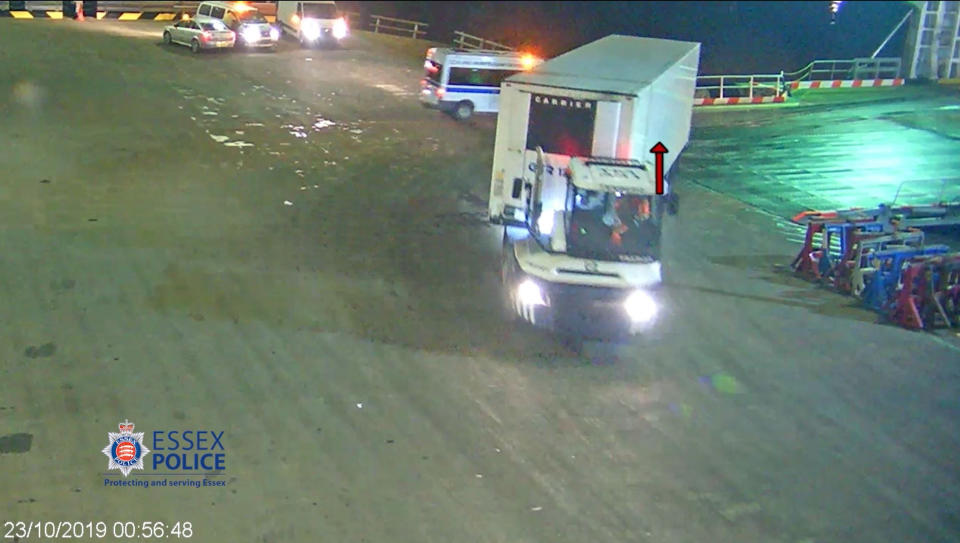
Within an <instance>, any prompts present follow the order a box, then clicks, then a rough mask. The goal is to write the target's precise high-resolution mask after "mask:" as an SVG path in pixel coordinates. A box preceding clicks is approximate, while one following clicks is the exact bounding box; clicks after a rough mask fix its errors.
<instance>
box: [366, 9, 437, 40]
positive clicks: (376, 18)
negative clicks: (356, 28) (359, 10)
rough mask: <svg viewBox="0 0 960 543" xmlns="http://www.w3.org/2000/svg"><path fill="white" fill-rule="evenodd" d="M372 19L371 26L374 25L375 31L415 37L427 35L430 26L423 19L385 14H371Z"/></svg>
mask: <svg viewBox="0 0 960 543" xmlns="http://www.w3.org/2000/svg"><path fill="white" fill-rule="evenodd" d="M370 19H372V20H371V21H370V26H371V27H373V31H374V33H377V34H380V33H386V34H399V35H402V36H403V35H409V37H411V38H413V39H418V38H421V37H423V36H425V35H426V34H427V31H426V30H425V29H426V28H427V27H428V26H430V25H428V24H427V23H424V22H423V21H410V20H407V19H397V18H395V17H386V16H384V15H370Z"/></svg>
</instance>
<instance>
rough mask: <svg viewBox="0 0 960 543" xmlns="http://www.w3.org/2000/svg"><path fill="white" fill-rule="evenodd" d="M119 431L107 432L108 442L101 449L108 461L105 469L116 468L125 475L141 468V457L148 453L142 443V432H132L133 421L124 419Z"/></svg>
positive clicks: (148, 450)
mask: <svg viewBox="0 0 960 543" xmlns="http://www.w3.org/2000/svg"><path fill="white" fill-rule="evenodd" d="M119 427H120V431H119V432H116V433H114V432H108V433H107V436H108V439H109V440H110V444H109V445H107V446H106V447H105V448H104V449H103V454H105V455H107V458H109V459H110V462H109V463H108V464H107V469H108V470H109V469H118V470H120V473H123V476H124V477H126V476H127V475H129V474H130V472H131V471H132V470H135V469H140V470H142V469H143V458H144V457H145V456H147V455H148V454H150V449H148V448H147V447H146V446H144V444H143V432H139V433H136V434H135V433H133V423H132V422H130V421H128V420H124V421H123V422H121V423H120V424H119Z"/></svg>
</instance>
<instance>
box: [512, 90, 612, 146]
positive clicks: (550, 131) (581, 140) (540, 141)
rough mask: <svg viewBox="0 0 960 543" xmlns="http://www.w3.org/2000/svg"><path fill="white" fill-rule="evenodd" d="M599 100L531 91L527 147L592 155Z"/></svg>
mask: <svg viewBox="0 0 960 543" xmlns="http://www.w3.org/2000/svg"><path fill="white" fill-rule="evenodd" d="M596 111H597V102H596V100H576V99H571V98H568V97H565V96H564V97H560V96H549V95H546V94H532V95H531V96H530V116H529V122H528V125H527V149H529V150H531V151H533V150H536V148H537V147H541V148H543V151H544V152H545V153H551V154H556V155H566V156H591V155H592V152H591V151H592V150H593V130H594V124H595V122H596Z"/></svg>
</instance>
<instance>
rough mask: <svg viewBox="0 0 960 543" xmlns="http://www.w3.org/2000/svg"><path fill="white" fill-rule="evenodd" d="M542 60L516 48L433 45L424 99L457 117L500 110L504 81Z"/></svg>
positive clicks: (422, 85)
mask: <svg viewBox="0 0 960 543" xmlns="http://www.w3.org/2000/svg"><path fill="white" fill-rule="evenodd" d="M541 62H542V60H540V59H538V58H536V57H534V56H533V55H530V54H526V53H518V52H513V51H484V50H475V51H461V50H456V49H449V48H442V47H431V48H430V49H428V50H427V58H426V60H425V61H424V63H423V68H424V78H423V80H421V82H420V102H421V103H422V104H423V105H424V106H426V107H432V108H436V109H439V110H441V111H445V112H447V113H449V114H451V115H453V117H454V118H455V119H457V120H463V119H466V118H468V117H470V116H471V115H473V113H475V112H476V113H496V112H497V111H498V110H499V105H500V83H501V82H502V81H503V80H504V79H506V78H508V77H510V76H511V75H513V74H515V73H517V72H521V71H524V70H529V69H532V68H534V67H536V66H537V65H539V64H540V63H541Z"/></svg>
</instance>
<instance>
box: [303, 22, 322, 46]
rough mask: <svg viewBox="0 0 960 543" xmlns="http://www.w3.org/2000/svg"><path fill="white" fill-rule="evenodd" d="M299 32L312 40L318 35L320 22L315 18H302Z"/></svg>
mask: <svg viewBox="0 0 960 543" xmlns="http://www.w3.org/2000/svg"><path fill="white" fill-rule="evenodd" d="M300 32H301V33H302V34H303V37H304V38H307V39H308V40H310V41H313V40H315V39H317V38H319V37H320V23H319V22H317V20H316V19H304V20H303V22H302V23H301V24H300Z"/></svg>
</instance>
